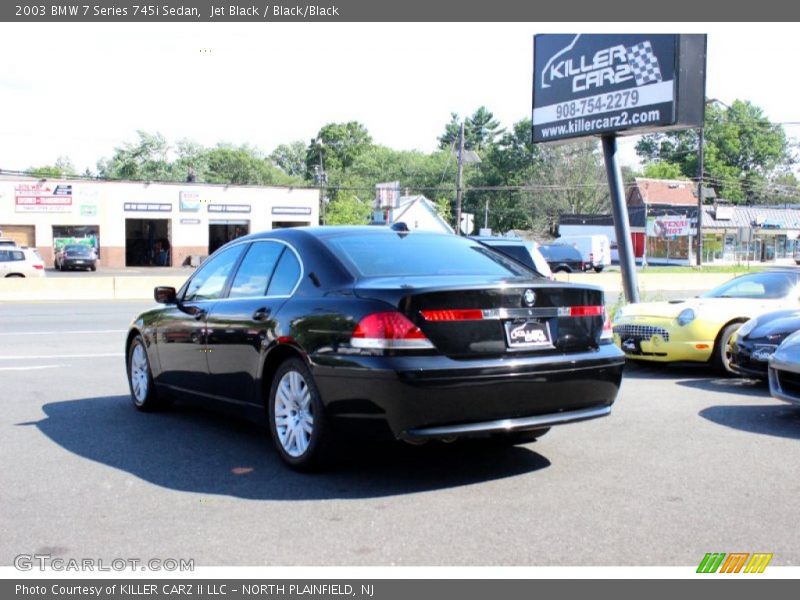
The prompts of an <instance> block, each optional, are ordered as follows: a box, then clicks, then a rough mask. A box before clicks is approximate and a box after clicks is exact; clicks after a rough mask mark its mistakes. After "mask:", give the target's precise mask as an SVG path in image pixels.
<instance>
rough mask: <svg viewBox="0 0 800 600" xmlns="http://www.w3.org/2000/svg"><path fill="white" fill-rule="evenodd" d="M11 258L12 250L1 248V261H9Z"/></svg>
mask: <svg viewBox="0 0 800 600" xmlns="http://www.w3.org/2000/svg"><path fill="white" fill-rule="evenodd" d="M10 260H11V252H9V251H8V250H0V262H8V261H10Z"/></svg>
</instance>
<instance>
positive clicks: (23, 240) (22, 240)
mask: <svg viewBox="0 0 800 600" xmlns="http://www.w3.org/2000/svg"><path fill="white" fill-rule="evenodd" d="M0 231H2V232H3V236H2V237H4V238H11V239H12V240H14V241H15V242H17V246H31V247H33V246H35V245H36V228H35V227H34V226H33V225H0Z"/></svg>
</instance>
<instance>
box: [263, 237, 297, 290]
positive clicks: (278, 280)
mask: <svg viewBox="0 0 800 600" xmlns="http://www.w3.org/2000/svg"><path fill="white" fill-rule="evenodd" d="M298 279H300V262H299V261H298V260H297V257H296V256H295V254H294V252H292V251H291V250H290V249H289V248H286V249H285V250H284V251H283V254H282V255H281V259H280V261H278V266H277V268H276V269H275V274H274V275H273V276H272V281H270V282H269V291H268V292H267V295H268V296H288V295H290V294H291V293H292V292H293V291H294V288H295V286H296V285H297V280H298Z"/></svg>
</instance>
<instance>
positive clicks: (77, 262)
mask: <svg viewBox="0 0 800 600" xmlns="http://www.w3.org/2000/svg"><path fill="white" fill-rule="evenodd" d="M74 262H75V264H76V265H82V264H83V261H82V260H76V261H74Z"/></svg>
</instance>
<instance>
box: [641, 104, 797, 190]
mask: <svg viewBox="0 0 800 600" xmlns="http://www.w3.org/2000/svg"><path fill="white" fill-rule="evenodd" d="M704 133H705V146H704V148H705V156H704V168H703V173H704V178H705V181H706V183H707V185H709V186H710V187H713V188H714V189H715V191H716V193H717V196H720V197H722V198H726V199H729V200H734V201H749V202H757V201H765V200H768V198H765V191H766V190H768V189H769V188H768V187H767V183H768V182H769V181H770V180H772V179H774V178H775V177H776V176H777V175H778V174H779V172H781V170H785V169H786V168H787V167H788V166H789V165H791V164H792V163H793V162H794V158H793V156H792V154H791V150H790V146H789V143H788V140H787V138H786V133H785V131H784V130H783V127H782V126H780V125H775V124H773V123H771V122H770V121H769V119H768V118H767V117H766V115H764V112H763V110H762V109H760V108H759V107H757V106H755V105H754V104H752V103H751V102H749V101H746V100H736V101H734V102H733V104H731V105H730V106H729V107H727V106H721V105H719V104H718V103H710V104H708V105H707V106H706V112H705V130H704ZM698 141H699V138H698V135H697V132H696V131H695V130H686V131H679V132H671V133H666V134H651V135H646V136H644V137H642V139H641V140H640V141H639V142H638V143H637V145H636V151H637V153H638V154H639V156H640V157H641V159H642V160H643V161H644V162H645V163H646V164H647V163H652V162H656V161H663V162H668V163H673V164H676V165H679V167H680V171H681V173H682V174H683V175H684V176H685V177H689V178H693V177H696V176H697V171H698V168H697V158H698V157H697V146H698Z"/></svg>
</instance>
